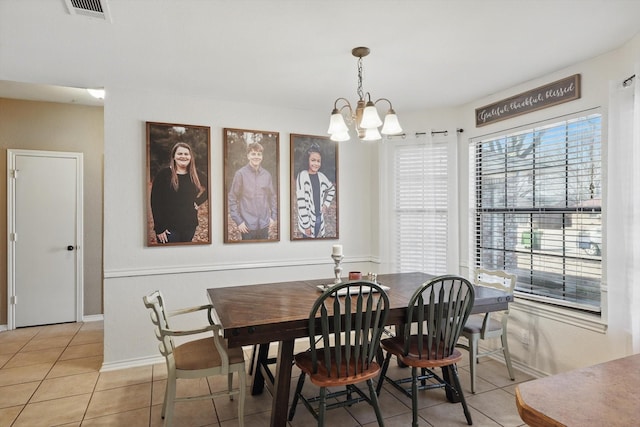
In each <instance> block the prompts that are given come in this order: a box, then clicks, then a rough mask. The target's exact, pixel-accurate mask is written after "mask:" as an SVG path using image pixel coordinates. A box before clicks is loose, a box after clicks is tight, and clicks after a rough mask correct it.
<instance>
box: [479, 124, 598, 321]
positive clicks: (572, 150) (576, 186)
mask: <svg viewBox="0 0 640 427" xmlns="http://www.w3.org/2000/svg"><path fill="white" fill-rule="evenodd" d="M600 135H601V115H600V114H592V115H588V116H583V117H575V118H571V119H567V120H564V121H561V122H557V121H556V122H555V123H552V124H546V125H541V126H539V127H536V128H533V129H526V130H519V131H515V132H513V133H510V134H506V135H500V136H493V137H488V138H484V139H481V140H478V141H473V142H472V144H471V153H470V156H469V158H470V159H471V162H472V163H473V165H472V170H473V171H475V173H472V174H471V179H472V181H473V182H472V185H471V187H470V188H472V189H474V190H475V191H472V194H471V197H472V198H473V199H474V200H473V202H472V203H471V206H473V207H475V209H474V211H475V213H474V215H472V218H471V220H472V221H473V223H472V225H471V230H475V233H472V237H473V238H474V242H473V243H472V245H471V247H472V248H475V251H474V254H473V255H474V260H473V262H472V264H471V265H475V266H476V267H483V268H490V269H501V270H506V271H509V272H512V273H515V274H517V275H518V283H517V285H516V291H517V292H518V295H519V296H523V297H527V298H531V299H536V300H541V301H544V302H551V303H554V304H558V305H563V306H569V307H573V308H578V309H582V310H587V311H594V312H599V311H600V281H601V276H602V265H601V264H602V253H601V251H602V213H601V206H602V185H601V184H602V182H601V180H602V169H601V137H600Z"/></svg>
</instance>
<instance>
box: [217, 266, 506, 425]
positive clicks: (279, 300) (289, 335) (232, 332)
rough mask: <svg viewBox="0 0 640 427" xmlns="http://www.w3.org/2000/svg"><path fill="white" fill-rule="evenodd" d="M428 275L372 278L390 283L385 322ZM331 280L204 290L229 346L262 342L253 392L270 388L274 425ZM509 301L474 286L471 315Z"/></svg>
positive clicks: (394, 318)
mask: <svg viewBox="0 0 640 427" xmlns="http://www.w3.org/2000/svg"><path fill="white" fill-rule="evenodd" d="M433 277H434V276H432V275H429V274H425V273H396V274H380V275H378V277H377V282H378V283H379V284H381V285H384V286H388V287H389V291H388V292H387V294H388V295H389V303H390V307H389V318H388V323H389V325H400V324H402V323H404V321H405V313H406V308H407V304H408V303H409V299H410V298H411V296H412V295H413V293H414V291H415V290H416V289H417V288H418V287H419V286H420V285H421V284H423V283H424V282H426V281H428V280H429V279H431V278H433ZM332 283H333V279H319V280H295V281H288V282H277V283H263V284H256V285H243V286H230V287H219V288H211V289H207V294H208V297H209V301H210V302H211V304H212V306H213V308H214V316H216V321H217V322H218V323H219V324H220V326H221V327H222V329H223V333H224V337H225V338H226V339H227V342H228V345H229V347H239V346H246V345H255V344H261V346H260V351H259V352H258V357H257V360H256V361H255V364H254V366H253V384H252V394H254V395H255V394H259V393H262V391H263V389H264V387H265V385H266V386H267V387H268V388H269V389H270V391H271V392H272V395H273V403H272V411H271V426H273V427H281V426H285V425H286V423H287V408H288V404H289V391H290V382H291V368H292V364H293V348H294V342H295V340H296V339H297V338H304V337H308V327H307V325H308V318H309V311H310V310H311V307H312V306H313V303H314V302H315V301H316V299H317V298H318V296H320V293H321V290H320V289H318V285H326V284H332ZM511 299H512V296H511V295H509V294H508V293H506V292H502V291H500V290H497V289H493V288H488V287H476V292H475V302H474V306H473V311H472V313H484V312H490V311H500V310H506V309H507V308H508V304H509V302H510V301H511ZM276 342H277V343H279V345H278V353H277V358H276V359H275V373H271V371H270V370H267V369H266V368H265V367H266V365H267V363H266V362H267V352H268V344H269V343H276ZM265 380H266V383H265Z"/></svg>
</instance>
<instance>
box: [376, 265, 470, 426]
mask: <svg viewBox="0 0 640 427" xmlns="http://www.w3.org/2000/svg"><path fill="white" fill-rule="evenodd" d="M473 301H474V287H473V285H472V284H471V283H470V282H469V281H468V280H466V279H464V278H463V277H458V276H440V277H436V278H434V279H432V280H430V281H429V282H427V283H425V284H423V285H422V286H420V288H418V289H417V290H416V291H415V293H414V294H413V296H412V297H411V300H410V301H409V304H408V306H407V315H406V319H407V320H410V321H408V322H407V323H406V324H405V325H404V327H403V328H402V329H403V331H398V336H396V337H393V338H388V339H384V340H382V341H381V343H380V345H381V347H382V349H383V350H385V351H386V352H387V354H386V357H385V359H384V362H383V364H382V370H381V372H380V379H379V380H378V386H377V389H376V391H377V393H380V390H381V389H382V384H383V382H384V381H385V380H386V381H387V382H389V383H390V384H392V385H393V386H394V387H395V388H396V389H398V390H400V391H401V392H402V393H404V394H406V395H407V396H409V397H410V398H411V407H412V412H413V424H412V425H413V427H417V426H418V390H428V389H433V388H445V391H446V394H447V398H448V399H449V401H452V402H460V403H462V408H463V410H464V415H465V417H466V419H467V423H468V424H469V425H471V424H472V421H471V414H470V413H469V409H468V408H467V403H466V401H465V399H464V395H463V393H462V387H461V385H460V378H459V377H458V369H457V366H456V363H458V362H459V361H460V360H462V353H460V351H459V350H457V349H456V342H457V341H458V338H459V337H460V332H461V331H462V328H463V326H464V324H465V322H466V321H467V318H468V317H469V313H470V312H471V309H472V308H473ZM391 356H396V357H397V358H398V362H399V363H401V364H404V365H406V366H409V367H410V368H411V378H403V379H399V380H394V379H391V378H389V377H387V376H386V374H387V370H388V368H389V362H390V360H391ZM435 368H441V369H442V376H439V375H437V374H436V373H435V372H434V369H435ZM418 370H420V371H418ZM418 381H419V382H420V384H418ZM409 382H410V383H411V387H410V388H406V387H405V386H403V385H402V384H405V383H409Z"/></svg>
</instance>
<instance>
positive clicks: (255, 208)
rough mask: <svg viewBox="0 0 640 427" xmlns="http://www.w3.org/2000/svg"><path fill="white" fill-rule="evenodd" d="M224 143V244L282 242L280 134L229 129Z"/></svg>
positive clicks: (226, 131)
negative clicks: (260, 155)
mask: <svg viewBox="0 0 640 427" xmlns="http://www.w3.org/2000/svg"><path fill="white" fill-rule="evenodd" d="M223 140H224V193H223V194H224V218H225V220H224V232H223V233H224V242H225V243H248V242H277V241H279V240H280V198H279V194H280V185H279V177H280V164H279V161H280V160H279V159H280V155H279V144H280V134H279V133H278V132H266V131H257V130H246V129H230V128H225V129H223ZM258 153H261V154H262V157H261V160H260V159H258V158H257V157H256V156H257V154H258ZM258 157H259V156H258ZM254 167H257V168H258V169H257V171H258V173H256V172H255V170H254V169H253V168H254ZM249 180H250V181H251V182H245V181H249Z"/></svg>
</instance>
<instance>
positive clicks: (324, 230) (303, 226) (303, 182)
mask: <svg viewBox="0 0 640 427" xmlns="http://www.w3.org/2000/svg"><path fill="white" fill-rule="evenodd" d="M290 138H291V140H290V150H291V156H290V159H291V228H290V229H291V240H310V239H337V238H339V219H338V218H339V215H338V212H339V209H338V144H337V143H336V142H335V141H331V140H330V139H329V138H328V137H322V136H312V135H299V134H291V135H290Z"/></svg>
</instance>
